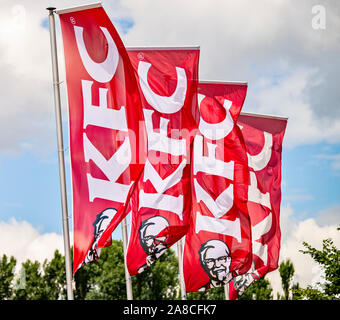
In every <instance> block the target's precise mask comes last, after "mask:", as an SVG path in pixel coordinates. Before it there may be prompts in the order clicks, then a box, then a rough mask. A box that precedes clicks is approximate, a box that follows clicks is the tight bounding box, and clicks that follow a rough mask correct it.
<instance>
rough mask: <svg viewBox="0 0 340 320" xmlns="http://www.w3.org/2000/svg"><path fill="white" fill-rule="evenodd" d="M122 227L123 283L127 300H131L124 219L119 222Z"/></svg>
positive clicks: (126, 234)
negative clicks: (124, 282)
mask: <svg viewBox="0 0 340 320" xmlns="http://www.w3.org/2000/svg"><path fill="white" fill-rule="evenodd" d="M121 225H122V236H123V249H124V267H125V281H126V297H127V299H128V300H133V294H132V281H131V277H130V274H129V271H128V269H127V266H126V252H127V244H128V233H127V224H126V218H124V219H123V220H122V222H121Z"/></svg>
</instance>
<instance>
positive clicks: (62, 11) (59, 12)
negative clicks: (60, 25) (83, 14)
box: [55, 2, 102, 14]
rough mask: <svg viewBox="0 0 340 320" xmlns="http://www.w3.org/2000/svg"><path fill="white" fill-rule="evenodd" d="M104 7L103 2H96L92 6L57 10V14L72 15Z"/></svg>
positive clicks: (86, 5) (85, 5)
mask: <svg viewBox="0 0 340 320" xmlns="http://www.w3.org/2000/svg"><path fill="white" fill-rule="evenodd" d="M99 7H102V3H101V2H95V3H90V4H84V5H81V6H77V7H70V8H64V9H57V10H56V11H55V13H56V14H64V13H70V12H74V11H81V10H87V9H93V8H99Z"/></svg>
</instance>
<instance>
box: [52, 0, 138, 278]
mask: <svg viewBox="0 0 340 320" xmlns="http://www.w3.org/2000/svg"><path fill="white" fill-rule="evenodd" d="M87 8H88V7H87ZM58 14H59V17H60V24H61V30H62V37H63V44H64V54H65V64H66V82H67V91H68V104H69V126H70V151H71V168H72V194H73V230H74V266H73V272H75V271H76V270H77V269H78V268H79V267H80V266H81V265H82V264H84V263H86V262H89V261H92V260H95V259H96V258H97V257H98V250H97V249H98V248H100V247H103V246H106V245H108V244H110V237H111V233H112V231H113V230H114V229H115V227H116V226H117V225H118V224H119V223H120V221H121V220H122V218H123V217H124V214H125V204H126V202H127V199H128V198H129V194H130V193H131V192H132V188H133V186H134V181H136V179H137V178H138V176H139V175H140V173H141V170H142V169H143V159H141V158H142V156H143V145H144V142H143V139H144V133H143V128H141V131H140V130H139V121H141V120H143V114H142V108H141V100H140V95H139V90H138V86H137V81H136V78H135V76H134V70H133V68H132V65H131V63H130V60H129V57H128V54H127V52H126V50H125V48H124V45H123V43H122V41H121V39H120V38H119V35H118V33H117V31H116V30H115V28H114V26H113V25H112V23H111V21H110V19H109V17H108V16H107V15H106V13H105V11H104V9H103V8H102V7H101V6H100V5H96V7H95V8H94V7H93V6H92V8H90V9H84V8H83V9H81V8H78V9H77V8H75V9H69V10H67V9H66V10H61V11H59V12H58Z"/></svg>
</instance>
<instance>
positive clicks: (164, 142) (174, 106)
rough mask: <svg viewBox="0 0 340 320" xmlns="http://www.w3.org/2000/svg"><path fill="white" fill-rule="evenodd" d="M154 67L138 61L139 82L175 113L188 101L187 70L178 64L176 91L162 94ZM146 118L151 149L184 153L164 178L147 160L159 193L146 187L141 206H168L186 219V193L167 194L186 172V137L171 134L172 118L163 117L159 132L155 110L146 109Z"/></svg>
mask: <svg viewBox="0 0 340 320" xmlns="http://www.w3.org/2000/svg"><path fill="white" fill-rule="evenodd" d="M150 67H151V64H150V63H147V62H143V61H140V62H139V65H138V76H139V83H140V86H141V89H142V92H143V94H144V97H145V99H146V100H147V102H148V103H149V104H150V105H151V106H152V107H153V108H154V109H155V110H157V111H159V112H161V113H165V114H173V113H175V112H177V111H179V110H180V109H181V108H182V107H183V105H184V101H185V96H186V91H187V78H186V74H185V70H184V69H182V68H177V67H176V72H177V86H176V90H175V92H174V93H173V94H172V95H171V96H170V97H164V96H159V95H158V94H156V93H155V92H153V91H152V89H151V88H150V86H149V85H148V81H147V75H148V71H149V69H150ZM143 112H144V118H145V126H146V132H147V136H148V150H153V151H161V152H164V153H167V154H171V155H173V156H184V159H183V160H182V161H181V163H180V164H179V166H178V167H177V168H176V170H175V171H174V172H173V173H172V174H170V175H169V176H168V177H166V178H164V179H162V177H161V176H160V175H159V173H158V172H157V171H156V170H155V169H154V167H153V166H152V164H151V163H150V161H149V159H147V160H146V163H145V168H144V177H143V181H144V182H145V181H148V180H149V181H150V182H151V183H152V185H153V186H154V188H155V189H156V191H157V192H156V193H146V192H144V191H143V190H141V191H140V193H139V208H141V207H147V208H153V209H157V210H166V211H170V212H173V213H175V214H177V215H178V217H179V218H180V219H181V220H182V219H183V196H182V195H179V196H177V197H175V196H172V195H168V194H164V193H165V192H166V191H167V190H168V189H170V188H171V187H173V186H174V185H176V184H177V183H179V182H180V181H181V179H182V176H183V169H184V168H185V166H186V164H187V161H186V158H185V157H186V155H187V150H186V140H185V139H174V138H169V137H168V126H169V122H170V119H166V118H164V117H160V119H159V121H160V128H159V132H157V131H155V130H154V127H153V123H152V115H153V114H154V112H155V111H153V110H149V109H144V110H143Z"/></svg>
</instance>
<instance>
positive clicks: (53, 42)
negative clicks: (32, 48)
mask: <svg viewBox="0 0 340 320" xmlns="http://www.w3.org/2000/svg"><path fill="white" fill-rule="evenodd" d="M46 9H47V10H48V11H49V14H48V18H49V25H50V42H51V57H52V73H53V89H54V109H55V116H56V129H57V148H58V163H59V179H60V195H61V207H62V219H63V238H64V250H65V269H66V288H67V299H68V300H73V299H74V297H73V290H72V262H71V252H70V251H71V250H70V234H69V226H68V212H67V197H66V179H65V159H64V145H63V130H62V118H61V107H60V88H59V70H58V56H57V41H56V32H55V20H54V11H55V9H56V8H52V7H49V8H46Z"/></svg>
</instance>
